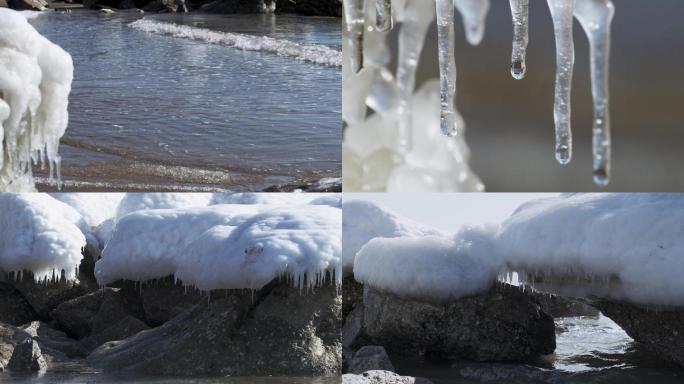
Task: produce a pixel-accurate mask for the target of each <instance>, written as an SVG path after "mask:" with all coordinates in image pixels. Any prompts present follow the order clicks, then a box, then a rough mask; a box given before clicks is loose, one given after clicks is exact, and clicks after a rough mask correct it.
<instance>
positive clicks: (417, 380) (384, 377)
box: [342, 371, 432, 384]
mask: <svg viewBox="0 0 684 384" xmlns="http://www.w3.org/2000/svg"><path fill="white" fill-rule="evenodd" d="M342 383H343V384H432V381H430V380H428V379H424V378H421V377H408V376H400V375H398V374H396V373H394V372H388V371H368V372H364V373H363V374H360V375H353V374H345V375H342Z"/></svg>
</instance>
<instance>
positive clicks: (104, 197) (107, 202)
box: [50, 192, 125, 228]
mask: <svg viewBox="0 0 684 384" xmlns="http://www.w3.org/2000/svg"><path fill="white" fill-rule="evenodd" d="M50 196H52V197H54V198H55V199H57V200H59V201H61V202H63V203H65V204H67V205H69V206H71V207H72V208H74V209H75V210H76V211H77V212H78V213H80V214H81V216H83V220H85V222H86V224H88V226H89V227H91V228H95V227H97V226H98V225H100V224H102V222H104V221H106V220H109V219H111V218H114V217H116V211H117V209H118V207H119V203H121V200H122V199H123V198H124V196H125V194H124V193H72V192H70V193H51V194H50Z"/></svg>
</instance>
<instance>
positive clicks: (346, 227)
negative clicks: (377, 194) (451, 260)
mask: <svg viewBox="0 0 684 384" xmlns="http://www.w3.org/2000/svg"><path fill="white" fill-rule="evenodd" d="M342 211H343V212H344V215H343V217H342V242H343V243H344V248H343V256H342V267H343V270H344V273H345V274H350V273H351V272H352V270H353V268H354V258H355V257H356V255H357V252H359V250H361V248H362V247H363V246H364V245H366V243H368V242H369V241H370V240H372V239H375V238H393V237H423V236H444V234H443V233H442V232H440V231H439V230H437V229H435V228H431V227H429V226H427V225H423V224H420V223H417V222H415V221H413V220H409V219H406V218H403V217H399V216H397V215H395V214H394V213H392V212H389V211H387V210H385V209H383V208H381V207H379V206H377V205H375V204H373V203H370V202H367V201H362V200H350V201H345V202H344V203H343V204H342Z"/></svg>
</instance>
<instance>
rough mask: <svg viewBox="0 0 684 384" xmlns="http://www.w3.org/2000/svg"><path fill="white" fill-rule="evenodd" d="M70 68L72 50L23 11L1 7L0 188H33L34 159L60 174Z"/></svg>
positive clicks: (66, 123) (71, 66)
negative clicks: (52, 38)
mask: <svg viewBox="0 0 684 384" xmlns="http://www.w3.org/2000/svg"><path fill="white" fill-rule="evenodd" d="M73 70H74V68H73V63H72V61H71V56H70V55H69V54H68V53H67V52H66V51H64V50H63V49H62V48H60V47H59V46H57V45H55V44H53V43H51V42H50V41H48V40H47V39H46V38H45V37H43V36H41V35H40V34H39V33H38V32H37V31H36V30H35V29H34V28H33V27H32V26H31V25H30V24H29V23H28V21H27V19H26V17H25V16H24V15H23V14H21V13H19V12H16V11H13V10H10V9H5V8H0V139H2V146H0V191H13V192H19V191H32V190H34V189H35V187H34V182H33V176H32V172H31V165H32V164H36V163H43V164H45V163H47V164H49V166H50V171H51V172H50V174H51V175H54V176H56V177H57V179H59V166H60V161H61V160H60V157H59V154H58V147H59V139H60V138H61V137H62V136H63V135H64V132H65V131H66V128H67V125H68V121H69V114H68V111H67V105H68V98H69V93H70V92H71V81H72V79H73Z"/></svg>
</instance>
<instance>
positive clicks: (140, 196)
mask: <svg viewBox="0 0 684 384" xmlns="http://www.w3.org/2000/svg"><path fill="white" fill-rule="evenodd" d="M213 199H214V195H213V194H211V193H127V194H126V196H125V197H124V198H123V199H122V200H121V202H120V203H119V207H118V209H117V211H116V218H117V219H120V218H122V217H123V216H126V215H127V214H129V213H131V212H137V211H143V210H146V209H180V208H190V207H206V206H207V205H209V204H210V203H211V201H212V200H213Z"/></svg>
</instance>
